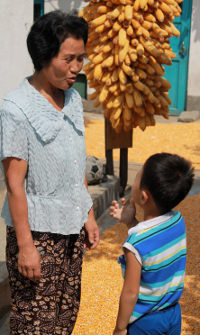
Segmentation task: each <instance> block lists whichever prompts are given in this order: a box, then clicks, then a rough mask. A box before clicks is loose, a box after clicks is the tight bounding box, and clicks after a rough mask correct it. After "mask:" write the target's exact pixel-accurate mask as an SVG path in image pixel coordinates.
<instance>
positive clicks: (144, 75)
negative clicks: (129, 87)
mask: <svg viewBox="0 0 200 335" xmlns="http://www.w3.org/2000/svg"><path fill="white" fill-rule="evenodd" d="M136 74H137V75H138V76H139V78H140V79H146V78H147V74H146V72H145V71H143V70H141V69H140V68H139V67H138V68H137V69H136Z"/></svg>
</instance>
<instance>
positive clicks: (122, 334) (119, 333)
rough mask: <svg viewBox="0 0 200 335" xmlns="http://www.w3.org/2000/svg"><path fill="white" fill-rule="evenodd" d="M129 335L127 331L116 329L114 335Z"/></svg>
mask: <svg viewBox="0 0 200 335" xmlns="http://www.w3.org/2000/svg"><path fill="white" fill-rule="evenodd" d="M126 334H127V329H123V330H119V329H117V328H115V330H114V332H113V335H126Z"/></svg>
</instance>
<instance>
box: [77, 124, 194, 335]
mask: <svg viewBox="0 0 200 335" xmlns="http://www.w3.org/2000/svg"><path fill="white" fill-rule="evenodd" d="M199 126H200V123H199V122H194V123H189V124H179V123H175V124H157V125H156V126H155V127H150V128H147V129H146V130H145V132H142V131H141V130H137V129H136V130H134V134H133V148H132V149H129V161H131V162H136V163H143V162H144V161H145V160H146V158H147V157H148V156H149V155H151V154H153V153H156V152H161V151H167V152H172V153H178V154H181V155H183V156H184V157H186V158H188V159H190V160H191V161H192V162H193V165H194V167H195V168H196V169H200V143H199ZM94 139H95V140H94ZM86 145H87V153H88V154H91V155H95V156H97V157H99V158H104V157H105V155H104V151H105V149H104V121H103V120H94V121H93V120H92V121H90V122H89V123H88V124H87V127H86ZM118 155H119V154H118V151H117V150H115V153H114V159H116V160H118V159H119V156H118ZM199 203H200V195H195V196H193V197H187V198H186V199H185V200H184V201H183V202H182V203H181V204H179V206H178V207H177V209H178V210H180V211H181V212H182V214H183V216H184V218H185V221H186V227H187V243H188V259H187V269H186V280H185V289H184V293H183V296H182V298H181V301H180V303H181V308H182V335H199V334H200V320H199V311H200V252H199V251H200V240H199V231H200V220H199V217H200V206H199ZM137 217H138V219H139V220H142V213H141V211H140V210H139V209H137ZM126 236H127V229H126V227H125V225H124V224H119V223H116V224H114V225H113V226H112V227H110V228H109V229H107V230H106V231H105V232H104V233H103V235H102V236H101V241H100V243H99V245H98V247H97V248H96V249H95V250H93V251H90V252H87V254H86V256H85V258H84V263H83V277H82V300H81V306H80V312H79V316H78V319H77V323H76V326H75V329H74V332H73V335H87V334H88V335H90V334H91V335H111V334H112V330H113V328H114V326H115V320H116V316H117V310H118V300H119V296H120V291H121V288H122V283H123V282H122V278H121V269H120V266H119V264H118V263H117V259H118V256H119V255H120V254H121V245H122V243H123V242H124V240H125V239H126Z"/></svg>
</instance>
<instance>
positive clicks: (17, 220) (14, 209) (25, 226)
mask: <svg viewBox="0 0 200 335" xmlns="http://www.w3.org/2000/svg"><path fill="white" fill-rule="evenodd" d="M2 164H3V168H4V174H5V181H6V186H7V195H8V203H9V207H10V213H11V217H12V222H13V225H14V228H15V232H16V237H17V244H18V248H19V253H18V270H19V272H20V273H21V274H22V275H23V276H25V277H28V278H29V279H31V280H37V279H39V278H40V254H39V252H38V251H37V249H36V247H35V245H34V243H33V238H32V234H31V231H30V227H29V223H28V206H27V199H26V194H25V190H24V184H25V176H26V173H27V167H28V164H27V162H26V161H24V160H21V159H17V158H13V157H9V158H6V159H5V160H3V161H2Z"/></svg>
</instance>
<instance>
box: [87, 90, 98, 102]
mask: <svg viewBox="0 0 200 335" xmlns="http://www.w3.org/2000/svg"><path fill="white" fill-rule="evenodd" d="M98 94H99V92H98V91H95V92H93V93H91V94H90V96H89V98H90V100H94V99H96V98H97V97H98Z"/></svg>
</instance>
